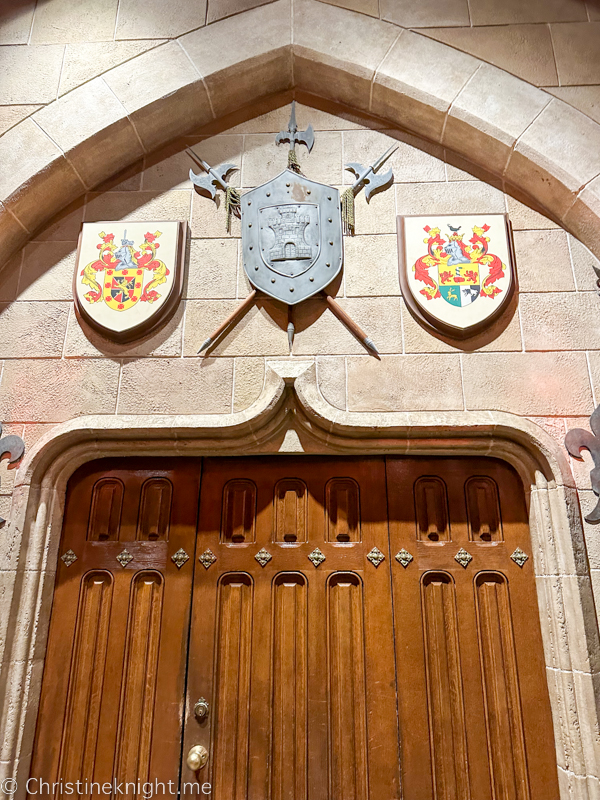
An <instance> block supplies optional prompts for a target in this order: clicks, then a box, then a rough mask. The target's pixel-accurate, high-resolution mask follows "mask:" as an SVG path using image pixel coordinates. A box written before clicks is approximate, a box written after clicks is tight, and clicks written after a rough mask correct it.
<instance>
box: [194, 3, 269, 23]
mask: <svg viewBox="0 0 600 800" xmlns="http://www.w3.org/2000/svg"><path fill="white" fill-rule="evenodd" d="M272 2H273V0H208V11H207V13H206V24H207V25H210V24H211V23H212V22H217V21H218V20H220V19H225V17H231V16H233V15H234V14H239V13H240V12H242V11H248V10H249V9H250V8H256V7H257V6H264V5H266V4H267V3H272Z"/></svg>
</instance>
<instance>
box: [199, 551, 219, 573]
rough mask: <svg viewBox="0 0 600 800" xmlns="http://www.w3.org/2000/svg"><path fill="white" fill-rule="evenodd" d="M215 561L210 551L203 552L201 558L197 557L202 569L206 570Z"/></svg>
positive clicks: (214, 556) (215, 558)
mask: <svg viewBox="0 0 600 800" xmlns="http://www.w3.org/2000/svg"><path fill="white" fill-rule="evenodd" d="M216 560H217V557H216V555H215V554H214V553H213V551H212V550H205V551H204V552H203V553H202V555H201V556H198V561H199V562H200V563H201V564H202V566H203V567H204V569H208V568H209V567H210V565H211V564H214V563H215V561H216Z"/></svg>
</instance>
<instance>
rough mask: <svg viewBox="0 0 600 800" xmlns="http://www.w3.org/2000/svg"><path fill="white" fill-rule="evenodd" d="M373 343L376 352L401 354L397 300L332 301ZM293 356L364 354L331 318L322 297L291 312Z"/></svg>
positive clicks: (399, 302)
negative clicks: (295, 331) (340, 307)
mask: <svg viewBox="0 0 600 800" xmlns="http://www.w3.org/2000/svg"><path fill="white" fill-rule="evenodd" d="M336 299H337V302H338V303H339V304H340V306H342V308H343V309H344V310H345V311H346V313H348V314H349V315H350V316H351V317H352V319H353V320H354V321H355V322H356V324H357V325H359V326H360V327H361V328H362V329H363V330H364V331H365V333H366V334H367V336H369V337H370V338H371V339H372V340H373V341H374V342H375V345H376V347H377V349H378V350H379V352H380V353H401V352H402V320H401V310H400V304H401V300H400V298H399V297H363V298H360V299H357V298H349V299H344V298H341V297H339V298H336ZM294 321H295V323H296V330H297V334H296V340H295V342H294V354H295V355H310V356H312V355H324V356H325V355H346V354H356V355H362V354H363V353H365V348H364V347H363V345H362V344H361V343H360V342H359V341H357V339H356V338H355V337H354V335H353V334H352V333H350V331H349V330H348V329H347V328H346V327H345V326H344V325H343V324H342V323H341V322H340V321H339V319H337V317H335V316H334V315H333V313H332V312H331V311H330V310H329V308H328V307H327V305H326V303H325V300H324V298H320V297H315V298H314V299H312V300H309V301H308V302H306V303H302V304H301V305H300V306H297V307H296V309H294Z"/></svg>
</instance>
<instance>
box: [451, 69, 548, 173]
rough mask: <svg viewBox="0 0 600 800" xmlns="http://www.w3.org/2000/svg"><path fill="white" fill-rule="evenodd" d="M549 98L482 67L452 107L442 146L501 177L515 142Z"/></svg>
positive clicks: (517, 80)
mask: <svg viewBox="0 0 600 800" xmlns="http://www.w3.org/2000/svg"><path fill="white" fill-rule="evenodd" d="M549 102H550V96H549V95H547V94H545V93H544V92H540V91H539V90H538V89H536V88H534V87H533V86H530V85H529V84H528V83H525V81H522V80H520V79H519V78H515V77H514V76H513V75H509V74H507V73H506V72H504V71H503V70H500V69H498V68H497V67H493V66H491V65H490V64H483V65H482V66H481V67H480V68H479V69H478V70H477V73H476V74H475V75H474V76H473V78H472V79H471V80H470V81H469V82H468V83H467V85H466V86H465V87H464V88H463V89H462V91H461V92H460V94H459V95H458V97H456V99H455V100H454V102H453V103H452V107H451V109H450V111H449V114H448V119H447V121H446V126H445V128H444V136H443V142H444V144H445V145H447V146H449V147H451V148H452V149H453V150H455V151H457V152H459V153H462V154H463V155H465V156H467V157H469V158H470V159H472V160H474V161H476V162H477V163H479V164H481V165H483V166H485V167H486V169H489V170H491V171H492V172H495V173H496V174H498V175H501V174H502V173H503V172H504V168H505V167H506V164H507V162H508V159H509V157H510V154H511V152H512V147H513V145H514V143H515V141H516V140H517V139H518V138H519V136H521V134H522V133H523V132H524V131H525V129H526V128H527V127H528V126H529V125H530V124H531V123H532V122H533V120H534V119H535V118H536V117H537V115H538V114H539V113H540V111H541V110H542V109H543V108H544V106H546V105H548V103H549Z"/></svg>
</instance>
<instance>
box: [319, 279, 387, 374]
mask: <svg viewBox="0 0 600 800" xmlns="http://www.w3.org/2000/svg"><path fill="white" fill-rule="evenodd" d="M323 294H324V295H325V299H326V300H327V305H328V306H329V308H330V309H331V311H332V312H333V313H334V314H335V316H336V317H337V318H338V319H339V321H340V322H341V323H342V324H343V325H345V326H346V327H347V328H348V330H349V331H350V333H351V334H353V335H354V336H356V338H357V339H358V341H359V342H360V343H361V344H362V345H363V346H364V347H366V348H367V350H369V352H371V353H372V354H373V355H374V356H375V357H376V358H379V351H378V350H377V348H376V347H375V343H374V342H373V340H372V339H370V338H369V337H368V336H367V334H366V333H365V332H364V331H363V329H362V328H361V327H360V326H359V325H357V324H356V322H354V320H353V319H352V317H351V316H350V315H349V314H347V313H346V312H345V311H344V309H343V308H342V307H341V305H340V304H339V303H338V302H337V300H334V299H333V297H331V295H329V294H327V292H323Z"/></svg>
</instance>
